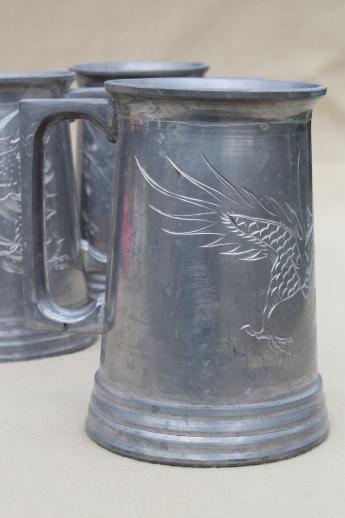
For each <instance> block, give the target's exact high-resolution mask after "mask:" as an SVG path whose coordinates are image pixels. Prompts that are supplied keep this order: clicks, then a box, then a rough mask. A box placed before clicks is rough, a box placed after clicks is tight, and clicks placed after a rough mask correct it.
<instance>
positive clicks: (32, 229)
mask: <svg viewBox="0 0 345 518" xmlns="http://www.w3.org/2000/svg"><path fill="white" fill-rule="evenodd" d="M19 115H20V131H21V164H22V166H21V168H22V210H23V267H24V308H25V318H26V320H27V322H29V324H30V326H31V327H35V328H39V329H44V330H52V331H56V330H73V331H75V332H78V331H80V332H83V333H85V332H86V333H99V334H102V333H104V332H106V331H107V322H105V318H104V314H105V304H104V300H105V294H104V293H102V294H100V295H99V296H98V297H97V299H95V300H89V301H88V302H87V303H86V304H85V305H84V306H82V307H80V308H67V307H63V306H60V305H59V304H57V303H56V302H55V301H54V300H53V298H52V297H51V295H50V294H49V292H48V289H47V286H48V283H47V276H48V273H47V272H48V269H47V261H46V257H45V256H46V254H45V221H44V169H43V158H44V135H45V133H46V131H47V130H48V129H49V128H50V127H51V126H52V125H53V124H55V123H56V122H61V121H63V120H74V119H87V120H89V121H91V122H93V123H94V124H96V126H98V127H99V128H100V129H102V130H103V131H104V133H105V134H106V136H107V137H108V139H109V141H110V142H115V141H116V137H117V127H116V114H115V107H114V103H113V101H112V100H107V99H38V100H37V99H36V100H24V101H21V102H20V105H19ZM60 174H64V175H66V174H68V171H60ZM74 201H75V202H76V200H74ZM108 265H109V261H108ZM107 267H109V266H107Z"/></svg>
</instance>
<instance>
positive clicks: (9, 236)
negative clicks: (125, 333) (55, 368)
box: [0, 72, 95, 361]
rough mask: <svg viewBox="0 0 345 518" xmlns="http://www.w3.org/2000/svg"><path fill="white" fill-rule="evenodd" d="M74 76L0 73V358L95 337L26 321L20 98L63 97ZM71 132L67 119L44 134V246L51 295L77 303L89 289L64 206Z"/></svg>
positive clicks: (67, 347) (39, 353)
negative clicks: (46, 330) (33, 328)
mask: <svg viewBox="0 0 345 518" xmlns="http://www.w3.org/2000/svg"><path fill="white" fill-rule="evenodd" d="M73 79H74V75H73V74H71V73H70V72H47V73H39V72H37V73H32V74H5V75H0V174H1V182H0V200H1V209H0V301H1V302H0V361H17V360H28V359H32V358H40V357H46V356H52V355H56V354H65V353H68V352H72V351H76V350H79V349H82V348H84V347H86V346H88V345H91V344H92V343H93V342H94V341H95V338H94V337H90V336H87V337H86V336H83V335H79V336H78V335H72V334H70V333H64V334H60V333H58V334H55V333H43V332H41V331H37V330H36V331H30V330H29V329H26V328H25V326H24V307H23V286H22V284H23V265H22V244H23V236H22V192H21V163H20V127H19V102H20V101H21V100H22V99H25V98H56V97H61V96H64V95H65V94H66V93H67V91H68V88H69V86H70V84H71V82H72V81H73ZM68 131H69V130H68V127H67V125H66V124H60V125H58V126H57V127H55V128H53V129H52V130H51V131H50V132H49V134H48V135H47V138H46V154H45V174H46V183H45V191H46V192H45V200H46V208H45V211H46V217H47V227H46V231H47V242H46V247H47V257H48V269H49V286H50V290H51V292H52V294H54V296H55V298H56V300H60V301H68V303H73V302H75V303H76V304H79V303H80V302H81V301H82V300H83V299H84V298H85V296H86V289H85V285H84V282H83V275H82V271H81V263H80V261H78V258H77V256H76V250H77V247H78V243H77V242H76V237H75V235H74V234H73V231H72V228H73V225H74V223H73V218H72V217H71V214H69V213H68V211H67V210H66V206H65V205H64V203H66V201H67V198H68V196H73V170H72V162H71V149H70V140H69V133H68ZM61 168H68V169H69V170H70V173H71V174H70V181H71V183H70V185H64V184H63V183H62V182H61V174H59V173H60V170H61ZM63 200H64V201H63ZM31 324H32V322H26V325H29V327H30V325H31Z"/></svg>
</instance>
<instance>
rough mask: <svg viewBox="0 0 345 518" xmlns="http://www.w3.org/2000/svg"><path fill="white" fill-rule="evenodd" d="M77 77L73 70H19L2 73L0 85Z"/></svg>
mask: <svg viewBox="0 0 345 518" xmlns="http://www.w3.org/2000/svg"><path fill="white" fill-rule="evenodd" d="M74 79H75V74H74V73H73V72H69V71H66V72H55V71H48V72H19V73H8V74H0V85H3V84H4V85H7V84H28V85H35V84H42V83H51V82H55V81H61V82H72V81H73V80H74Z"/></svg>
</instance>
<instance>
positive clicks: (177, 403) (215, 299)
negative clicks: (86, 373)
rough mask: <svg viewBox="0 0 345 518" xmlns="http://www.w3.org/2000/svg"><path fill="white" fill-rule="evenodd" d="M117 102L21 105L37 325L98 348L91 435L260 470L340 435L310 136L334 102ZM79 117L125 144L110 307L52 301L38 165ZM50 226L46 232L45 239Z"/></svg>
mask: <svg viewBox="0 0 345 518" xmlns="http://www.w3.org/2000/svg"><path fill="white" fill-rule="evenodd" d="M106 89H107V91H108V92H109V94H110V96H111V99H109V100H105V99H94V100H91V99H73V100H72V99H70V100H59V101H23V102H22V103H21V106H20V110H21V124H22V126H21V127H22V130H23V137H24V138H23V139H22V143H23V148H22V152H23V162H24V164H25V174H24V175H23V182H24V183H23V195H24V199H23V203H24V207H25V244H26V247H25V261H24V264H25V294H26V295H25V296H26V301H25V303H26V309H27V317H28V319H29V320H30V322H31V323H32V324H33V325H37V326H38V327H40V328H42V329H45V328H51V329H64V328H65V329H71V330H73V331H74V330H79V331H82V330H88V331H89V332H97V331H98V332H102V333H105V332H106V331H107V334H104V336H103V338H102V353H101V364H100V368H99V371H98V373H97V374H96V379H95V387H94V391H93V395H92V398H91V403H90V408H89V415H88V420H87V431H88V433H89V435H90V436H91V437H92V438H93V439H94V440H95V441H97V442H98V443H99V444H101V445H102V446H105V447H106V448H108V449H110V450H113V451H115V452H119V453H121V454H124V455H128V456H131V457H135V458H138V459H144V460H148V461H153V462H162V463H169V464H179V465H191V466H222V465H241V464H255V463H260V462H268V461H272V460H279V459H282V458H286V457H290V456H293V455H297V454H299V453H302V452H304V451H306V450H308V449H310V448H312V447H314V446H316V445H317V444H318V443H320V442H321V441H322V440H323V439H325V437H326V435H327V433H328V423H327V414H326V407H325V402H324V398H323V391H322V382H321V378H320V376H319V374H318V370H317V354H316V319H315V289H314V244H313V209H312V178H311V147H310V127H311V115H312V109H313V108H314V105H315V103H316V101H317V99H318V98H319V97H320V96H322V95H324V94H325V92H326V89H325V87H323V86H320V85H315V84H309V83H297V82H286V81H268V80H254V79H252V80H235V79H228V80H227V79H211V78H209V79H204V78H185V79H181V78H177V79H141V80H122V81H120V80H118V81H110V82H108V83H106ZM72 115H73V116H79V117H84V118H88V119H90V120H93V121H94V122H95V123H96V124H98V125H99V126H102V127H103V129H104V131H105V132H106V133H107V135H108V138H109V139H110V140H111V141H115V140H117V143H116V146H115V149H116V152H115V156H114V164H113V167H114V172H115V175H114V181H113V183H112V185H111V198H112V215H111V218H110V238H109V248H108V254H109V257H108V263H107V291H106V300H105V302H104V297H103V296H101V295H100V296H99V297H98V298H97V299H96V300H93V301H89V303H88V304H87V305H86V306H84V307H83V308H80V309H79V310H78V312H76V311H75V310H71V309H68V308H65V307H62V306H61V305H59V306H57V305H56V304H55V302H52V301H51V300H50V297H49V294H48V293H47V290H46V287H45V280H44V276H43V275H42V273H41V272H42V270H43V267H44V258H43V256H42V253H41V250H42V247H43V245H44V236H42V235H41V234H40V233H39V232H38V228H39V226H37V222H41V220H42V215H41V211H40V208H39V205H40V187H39V181H40V177H41V175H42V170H41V167H40V166H39V162H38V160H37V157H38V156H39V155H40V153H41V141H42V133H43V129H44V128H46V127H47V126H48V125H49V124H50V123H51V122H52V121H53V120H56V119H57V120H61V118H63V117H65V118H66V117H67V118H68V117H70V116H72ZM40 225H41V223H40Z"/></svg>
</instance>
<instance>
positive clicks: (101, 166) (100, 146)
mask: <svg viewBox="0 0 345 518" xmlns="http://www.w3.org/2000/svg"><path fill="white" fill-rule="evenodd" d="M71 70H73V71H74V72H75V73H76V74H77V83H78V85H79V86H84V87H87V88H79V89H78V90H77V91H72V92H71V96H72V97H88V96H89V97H91V98H94V97H104V96H107V95H108V94H107V93H106V92H105V91H104V88H103V84H104V81H106V80H109V79H115V78H133V77H134V78H139V77H162V76H169V77H171V76H202V75H204V74H205V73H206V72H207V70H208V65H207V64H205V63H194V62H169V61H167V62H161V61H137V62H135V61H133V62H121V61H114V62H104V63H87V64H79V65H74V66H72V67H71ZM77 149H78V151H77V176H78V178H80V179H81V221H82V234H83V239H84V241H85V242H86V243H87V251H86V253H85V267H86V270H87V282H88V288H89V295H90V296H91V297H92V298H96V297H97V295H98V294H99V293H101V292H104V291H105V264H106V253H107V243H108V235H109V215H110V212H111V204H112V196H111V189H112V182H113V176H114V169H113V167H112V166H113V164H114V160H115V156H116V149H115V148H114V146H113V145H112V144H110V143H109V141H108V140H107V138H106V137H105V136H104V135H103V134H102V133H101V132H100V131H99V130H98V129H97V128H96V127H95V126H94V125H93V124H91V123H89V122H87V121H80V122H79V123H78V146H77Z"/></svg>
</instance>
